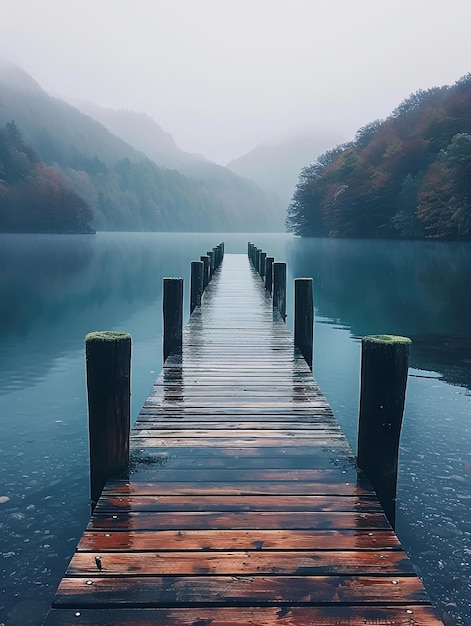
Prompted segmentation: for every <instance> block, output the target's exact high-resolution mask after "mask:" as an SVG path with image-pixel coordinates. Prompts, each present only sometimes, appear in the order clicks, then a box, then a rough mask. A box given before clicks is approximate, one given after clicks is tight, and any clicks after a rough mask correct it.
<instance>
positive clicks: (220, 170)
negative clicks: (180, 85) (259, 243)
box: [71, 100, 294, 231]
mask: <svg viewBox="0 0 471 626" xmlns="http://www.w3.org/2000/svg"><path fill="white" fill-rule="evenodd" d="M71 102H72V103H73V104H74V105H75V106H77V107H78V108H79V109H80V110H81V111H82V112H83V113H85V114H86V115H89V116H90V117H92V118H93V119H95V120H96V121H98V122H100V124H102V125H103V126H104V127H105V128H107V129H108V130H109V131H110V132H112V133H114V134H116V135H117V136H118V137H120V138H121V139H123V140H124V141H126V142H127V143H128V144H129V145H131V146H132V147H133V148H134V149H136V150H138V151H140V152H142V153H144V154H146V156H147V157H149V158H150V159H152V161H154V162H155V163H156V164H157V165H158V166H159V167H165V168H170V169H175V170H177V171H179V172H180V173H182V174H184V175H185V176H190V177H191V178H193V179H195V180H197V181H199V182H203V184H208V185H209V188H210V189H211V191H212V192H213V193H215V194H216V195H217V197H218V199H219V201H220V202H221V203H222V204H227V203H228V201H229V202H230V203H231V204H232V206H233V207H234V210H237V203H239V202H240V203H244V202H245V201H246V200H245V199H244V194H249V195H255V196H257V197H258V198H259V202H260V203H261V206H264V205H265V204H266V202H268V203H269V204H270V206H271V208H272V210H271V214H270V217H269V222H270V223H269V224H268V223H267V225H266V228H267V230H280V231H283V230H284V219H285V214H286V208H287V205H288V203H287V202H282V201H281V200H280V198H279V197H278V196H277V194H276V193H274V192H273V190H272V189H271V188H270V186H269V185H267V186H265V185H262V184H261V183H260V181H259V180H257V179H256V178H254V177H253V176H249V175H247V174H244V173H243V172H238V171H235V170H234V169H232V168H230V167H229V166H228V167H223V166H222V165H218V164H216V163H213V162H211V161H209V160H208V159H206V158H205V157H204V156H202V155H200V154H194V153H190V152H185V151H183V150H181V149H180V148H179V147H178V146H177V144H176V143H175V140H174V139H173V137H172V135H171V134H170V133H167V132H165V131H164V130H163V129H162V128H161V127H160V126H159V124H158V123H157V122H156V121H155V120H154V119H153V118H151V117H150V116H148V115H146V114H145V113H137V112H135V111H129V110H126V109H121V110H115V109H109V108H102V107H99V106H97V105H96V104H93V103H90V102H84V101H77V100H75V101H71ZM293 188H294V187H293ZM231 197H233V200H232V201H230V198H231ZM290 197H291V196H290Z"/></svg>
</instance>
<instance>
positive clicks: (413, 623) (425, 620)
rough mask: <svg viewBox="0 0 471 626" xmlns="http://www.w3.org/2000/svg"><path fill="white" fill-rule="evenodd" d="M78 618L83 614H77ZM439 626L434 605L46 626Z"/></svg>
mask: <svg viewBox="0 0 471 626" xmlns="http://www.w3.org/2000/svg"><path fill="white" fill-rule="evenodd" d="M77 613H78V615H77ZM64 624H74V625H75V626H149V625H150V624H155V625H156V626H313V625H314V624H318V625H322V626H368V625H370V626H374V625H377V626H379V625H380V624H384V625H386V624H387V625H388V626H439V625H440V624H442V622H441V621H440V620H439V619H438V618H437V616H436V614H435V611H434V610H433V608H432V607H430V606H417V605H415V604H414V605H410V606H409V605H407V604H406V605H403V606H400V607H398V606H394V605H392V604H386V605H382V606H377V605H375V606H334V607H332V606H329V607H309V608H303V607H292V606H289V607H285V606H283V607H278V608H276V607H273V608H271V607H250V608H245V607H235V608H234V607H231V608H206V607H203V608H202V607H198V608H194V607H192V608H183V609H182V608H160V609H155V608H151V609H80V610H78V609H54V610H52V611H51V612H50V613H49V616H48V621H47V625H46V626H63V625H64Z"/></svg>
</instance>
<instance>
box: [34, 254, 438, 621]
mask: <svg viewBox="0 0 471 626" xmlns="http://www.w3.org/2000/svg"><path fill="white" fill-rule="evenodd" d="M45 624H46V625H47V626H53V625H54V626H58V625H60V626H63V625H64V624H77V625H83V626H85V625H90V624H99V625H101V626H102V625H109V626H111V625H113V626H116V625H117V626H124V625H130V624H137V625H149V624H159V625H167V626H176V625H178V626H190V625H191V626H246V625H256V626H274V625H276V626H308V625H319V624H320V625H324V626H334V625H335V626H340V625H348V626H357V625H358V626H359V625H360V624H361V625H363V626H364V625H365V624H370V625H373V624H376V625H378V624H388V625H389V626H391V625H398V626H406V625H408V626H412V625H414V626H433V625H437V624H442V622H441V621H440V620H439V619H438V618H437V616H436V613H435V611H434V609H433V607H432V606H431V604H430V601H429V599H428V597H427V595H426V593H425V591H424V588H423V586H422V583H421V581H420V579H419V578H418V577H417V576H416V574H415V572H414V569H413V566H412V564H411V562H410V560H409V559H408V557H407V556H406V554H405V553H404V551H403V550H402V548H401V546H400V544H399V541H398V539H397V537H396V535H395V534H394V532H393V531H392V530H391V528H390V526H389V523H388V521H387V519H386V517H385V515H384V513H383V512H382V510H381V507H380V505H379V502H378V499H377V497H376V495H375V493H374V492H373V490H372V488H371V486H370V484H369V483H368V481H367V480H366V479H365V478H364V476H362V475H361V474H359V473H358V470H357V469H356V465H355V459H354V456H353V453H352V451H351V449H350V447H349V445H348V443H347V441H346V439H345V437H344V435H343V434H342V432H341V430H340V429H339V426H338V424H337V422H336V420H335V417H334V415H333V413H332V410H331V408H330V406H329V404H328V403H327V401H326V399H325V398H324V396H323V395H322V393H321V391H320V389H319V387H318V386H317V384H316V382H315V380H314V379H313V377H312V373H311V371H310V369H309V367H308V366H307V364H306V362H305V361H304V359H303V357H302V356H301V354H300V353H299V351H298V349H297V348H295V347H294V344H293V337H292V335H291V334H290V333H289V331H288V330H287V329H286V326H285V324H284V323H283V321H282V320H281V318H280V316H279V314H278V313H277V312H276V311H275V312H274V311H273V308H272V303H271V299H270V298H269V296H268V295H267V293H266V291H265V289H264V288H263V285H262V283H261V281H260V278H259V277H258V275H257V274H256V272H255V271H254V270H253V269H252V268H251V266H250V264H249V261H248V259H247V257H246V256H245V255H226V256H225V257H224V261H223V264H222V265H221V267H220V269H219V270H218V271H217V272H216V273H215V275H214V277H213V280H212V281H211V282H210V284H209V285H208V287H207V289H206V291H205V293H204V297H203V302H202V305H201V307H197V308H196V309H195V311H194V313H193V315H192V316H191V318H190V321H189V323H188V324H187V325H186V327H185V328H184V335H183V352H182V355H181V356H180V355H172V356H170V357H169V358H168V359H167V361H166V362H165V364H164V366H163V370H162V372H161V374H160V376H159V378H158V379H157V381H156V382H155V385H154V386H153V388H152V390H151V393H150V395H149V397H148V399H147V401H146V402H145V405H144V407H143V408H142V410H141V412H140V415H139V417H138V419H137V422H136V424H135V426H134V428H133V430H132V432H131V463H130V472H129V478H128V479H123V480H113V481H109V482H108V483H107V485H106V487H105V489H104V491H103V494H102V496H101V498H100V499H99V501H98V504H97V506H96V509H95V511H94V514H93V517H92V518H91V520H90V523H89V525H88V527H87V529H86V531H85V532H84V534H83V536H82V538H81V540H80V543H79V545H78V548H77V551H76V553H75V555H74V557H73V558H72V560H71V562H70V565H69V567H68V569H67V572H66V575H65V577H64V578H63V580H62V582H61V583H60V585H59V588H58V590H57V593H56V596H55V598H54V602H53V608H52V609H51V610H50V611H49V614H48V616H47V618H46V621H45Z"/></svg>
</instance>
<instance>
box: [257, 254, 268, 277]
mask: <svg viewBox="0 0 471 626" xmlns="http://www.w3.org/2000/svg"><path fill="white" fill-rule="evenodd" d="M266 258H267V253H266V252H260V264H259V268H258V273H259V274H260V278H262V279H263V280H264V281H265V260H266Z"/></svg>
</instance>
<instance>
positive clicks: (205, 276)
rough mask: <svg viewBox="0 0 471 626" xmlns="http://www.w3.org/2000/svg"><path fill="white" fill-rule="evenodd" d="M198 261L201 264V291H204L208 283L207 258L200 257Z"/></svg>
mask: <svg viewBox="0 0 471 626" xmlns="http://www.w3.org/2000/svg"><path fill="white" fill-rule="evenodd" d="M200 260H201V261H202V262H203V291H204V290H205V289H206V287H207V286H208V283H209V256H207V255H203V256H200Z"/></svg>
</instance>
